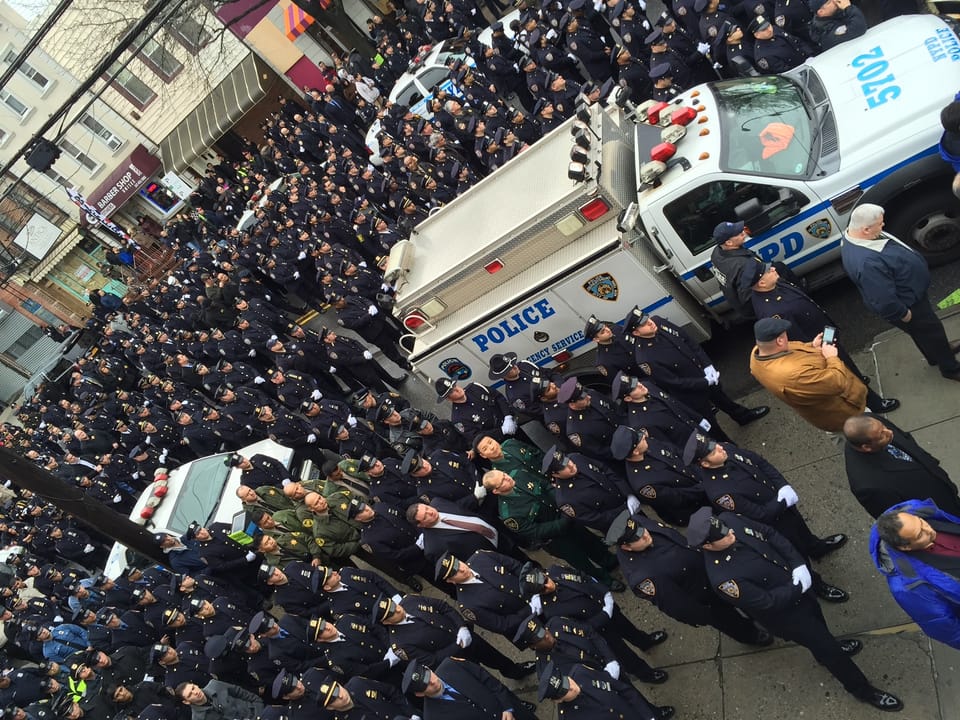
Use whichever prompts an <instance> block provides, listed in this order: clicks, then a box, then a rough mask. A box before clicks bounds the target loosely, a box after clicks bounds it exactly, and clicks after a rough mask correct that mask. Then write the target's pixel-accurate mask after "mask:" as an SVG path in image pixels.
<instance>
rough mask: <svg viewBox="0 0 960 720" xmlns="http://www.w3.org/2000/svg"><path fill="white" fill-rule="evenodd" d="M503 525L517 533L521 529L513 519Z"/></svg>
mask: <svg viewBox="0 0 960 720" xmlns="http://www.w3.org/2000/svg"><path fill="white" fill-rule="evenodd" d="M503 524H504V525H506V526H507V527H508V528H509V529H511V530H513V531H517V530H519V529H520V524H519V523H518V522H517V521H516V520H514V519H513V518H507V519H506V520H504V521H503Z"/></svg>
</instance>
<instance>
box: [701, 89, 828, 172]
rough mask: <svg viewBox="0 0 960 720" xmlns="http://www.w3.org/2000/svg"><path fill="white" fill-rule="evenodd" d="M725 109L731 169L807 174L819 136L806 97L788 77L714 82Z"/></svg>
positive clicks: (725, 160)
mask: <svg viewBox="0 0 960 720" xmlns="http://www.w3.org/2000/svg"><path fill="white" fill-rule="evenodd" d="M711 87H712V88H713V92H714V95H715V96H716V98H717V105H718V107H719V110H720V122H721V124H722V127H723V137H724V141H725V142H724V150H723V152H722V154H721V158H720V165H721V167H722V168H723V169H724V170H725V171H727V172H742V173H752V174H757V175H766V176H770V177H784V178H796V177H804V176H806V175H807V174H808V172H809V169H810V168H811V167H812V164H813V161H814V160H815V158H814V150H815V148H813V147H811V141H812V140H814V139H815V138H816V132H815V130H814V125H813V123H812V122H811V119H810V118H811V112H810V110H809V109H808V108H807V105H806V104H805V101H804V100H805V95H804V93H803V91H802V90H801V89H800V88H798V87H797V86H796V85H795V84H794V83H793V82H791V81H790V80H788V79H787V78H785V77H780V76H773V77H751V78H741V79H737V80H725V81H722V82H717V83H713V84H712V85H711Z"/></svg>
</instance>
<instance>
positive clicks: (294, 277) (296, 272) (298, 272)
mask: <svg viewBox="0 0 960 720" xmlns="http://www.w3.org/2000/svg"><path fill="white" fill-rule="evenodd" d="M293 279H294V280H299V279H300V271H299V270H294V271H293Z"/></svg>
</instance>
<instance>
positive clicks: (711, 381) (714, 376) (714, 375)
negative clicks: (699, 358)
mask: <svg viewBox="0 0 960 720" xmlns="http://www.w3.org/2000/svg"><path fill="white" fill-rule="evenodd" d="M703 377H704V378H706V381H707V384H708V385H716V384H717V383H719V382H720V373H719V372H717V369H716V368H715V367H714V366H713V365H707V366H706V367H705V368H704V369H703Z"/></svg>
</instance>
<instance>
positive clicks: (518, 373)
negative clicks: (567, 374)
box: [487, 352, 556, 422]
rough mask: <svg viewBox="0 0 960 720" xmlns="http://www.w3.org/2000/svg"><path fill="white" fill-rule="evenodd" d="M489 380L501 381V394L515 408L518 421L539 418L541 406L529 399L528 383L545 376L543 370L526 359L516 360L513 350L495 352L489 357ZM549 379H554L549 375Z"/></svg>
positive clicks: (541, 411)
mask: <svg viewBox="0 0 960 720" xmlns="http://www.w3.org/2000/svg"><path fill="white" fill-rule="evenodd" d="M487 376H488V377H489V378H490V380H492V381H494V382H497V381H500V382H503V394H504V395H506V396H507V401H508V402H509V404H510V406H511V407H512V408H514V410H516V412H517V415H518V419H519V421H520V422H526V421H527V420H532V419H535V418H539V417H540V416H541V415H542V414H543V407H542V405H541V403H540V402H539V401H538V400H537V399H534V400H531V399H530V395H529V392H528V390H529V384H530V382H531V381H533V380H540V379H541V378H543V377H545V376H544V374H543V371H542V370H541V369H540V368H539V367H537V366H536V365H534V364H533V363H532V362H530V361H528V360H518V358H517V354H516V353H515V352H507V353H503V354H501V353H496V354H495V355H493V356H492V357H491V358H490V372H489V373H488V375H487ZM550 379H551V380H556V378H555V377H551V378H550Z"/></svg>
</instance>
